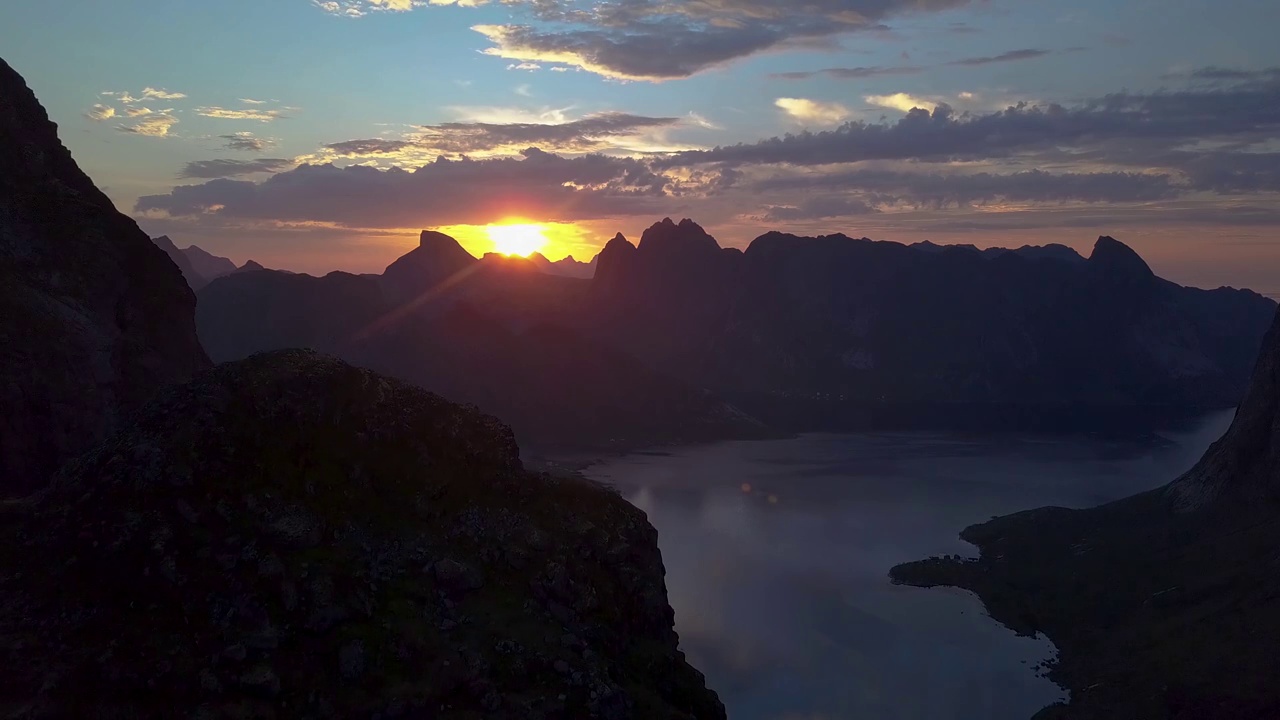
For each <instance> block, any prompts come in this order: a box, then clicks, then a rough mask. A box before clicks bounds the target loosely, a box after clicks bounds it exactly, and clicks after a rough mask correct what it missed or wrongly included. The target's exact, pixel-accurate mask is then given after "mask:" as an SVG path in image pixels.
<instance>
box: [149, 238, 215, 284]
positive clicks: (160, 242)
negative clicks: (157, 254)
mask: <svg viewBox="0 0 1280 720" xmlns="http://www.w3.org/2000/svg"><path fill="white" fill-rule="evenodd" d="M151 242H153V243H155V244H156V247H158V248H160V249H161V250H163V251H164V254H165V255H168V256H169V259H170V260H172V261H173V264H174V265H177V266H178V271H179V272H181V273H182V277H183V279H185V280H186V281H187V285H188V286H189V287H190V288H191V289H192V290H199V289H200V288H202V287H204V286H205V285H208V284H209V278H206V277H205V276H204V275H201V274H200V272H199V271H198V270H196V268H195V265H194V264H192V262H191V258H189V257H187V254H186V253H184V252H183V251H181V250H179V249H178V246H177V245H174V244H173V240H171V239H170V238H169V236H168V235H161V236H160V237H158V238H152V239H151Z"/></svg>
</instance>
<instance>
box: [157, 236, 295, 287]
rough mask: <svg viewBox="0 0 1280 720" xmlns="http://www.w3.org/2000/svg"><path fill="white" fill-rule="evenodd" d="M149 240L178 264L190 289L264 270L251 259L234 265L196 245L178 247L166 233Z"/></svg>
mask: <svg viewBox="0 0 1280 720" xmlns="http://www.w3.org/2000/svg"><path fill="white" fill-rule="evenodd" d="M151 242H153V243H155V245H156V246H157V247H159V248H160V249H161V250H164V252H165V254H166V255H168V256H169V259H170V260H172V261H173V264H174V265H177V266H178V269H179V270H181V271H182V277H183V278H184V279H185V280H186V281H187V285H188V286H190V287H191V289H192V290H199V289H200V288H202V287H204V286H205V285H208V284H209V283H210V282H213V281H214V280H217V279H218V278H220V277H223V276H224V275H231V274H233V273H238V272H252V271H254V270H266V268H264V267H263V266H262V265H261V264H259V263H257V262H255V261H253V260H249V261H247V262H245V264H244V265H241V266H239V267H236V264H235V263H234V262H232V261H231V260H229V259H227V258H224V257H219V256H217V255H214V254H212V253H210V252H208V251H207V250H204V249H202V248H200V247H198V246H196V245H191V246H189V247H186V248H181V249H179V248H178V246H177V245H175V244H174V243H173V240H171V239H169V236H168V235H161V236H160V237H157V238H151ZM282 272H284V271H282Z"/></svg>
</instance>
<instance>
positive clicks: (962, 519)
mask: <svg viewBox="0 0 1280 720" xmlns="http://www.w3.org/2000/svg"><path fill="white" fill-rule="evenodd" d="M1230 420H1231V413H1220V414H1215V415H1213V416H1210V417H1207V418H1205V419H1204V421H1203V422H1202V423H1201V424H1200V425H1199V426H1198V427H1197V428H1196V429H1194V430H1191V431H1183V432H1178V433H1166V434H1165V437H1167V438H1168V439H1169V440H1170V441H1171V442H1170V443H1169V444H1165V445H1160V446H1154V445H1152V444H1149V443H1148V444H1139V443H1131V442H1118V441H1104V440H1088V439H1082V438H1070V439H1065V438H1064V439H1052V438H1045V437H1036V438H1032V437H1022V438H1019V437H1009V436H1003V437H987V438H975V437H964V436H959V435H947V434H922V433H915V434H860V435H808V436H804V437H800V438H796V439H792V440H781V441H768V442H739V443H723V444H716V445H709V446H698V447H689V448H683V449H678V450H676V451H674V452H670V453H649V454H645V453H641V454H635V455H630V456H626V457H622V458H617V459H612V460H609V461H607V462H604V463H601V464H597V465H594V466H592V467H590V468H588V469H587V470H586V471H585V473H586V474H587V475H588V476H589V477H592V478H595V479H597V480H602V481H606V482H610V483H613V484H614V485H616V486H617V487H618V488H619V489H620V490H621V491H622V492H623V493H624V495H625V496H626V497H627V498H628V499H629V500H630V501H631V502H633V503H635V504H636V505H637V506H639V507H640V508H642V509H644V510H645V511H646V512H647V513H648V514H649V519H650V521H651V522H653V524H654V526H656V527H657V528H658V534H659V544H660V545H661V548H662V554H663V559H664V562H665V564H666V567H667V589H668V592H669V594H670V597H671V604H672V606H673V607H674V608H675V611H676V629H677V630H678V631H679V633H680V639H681V646H682V648H683V649H684V650H685V652H686V653H687V654H688V655H689V658H690V660H691V661H692V662H693V663H694V665H695V666H697V667H698V668H699V669H701V670H702V671H703V672H705V673H706V675H707V680H708V683H709V684H710V685H711V687H713V688H714V689H715V690H717V691H718V692H719V693H720V697H721V698H722V699H723V700H724V703H725V705H726V706H727V708H728V710H729V717H730V718H731V720H826V719H828V718H830V719H833V720H834V719H837V718H839V719H841V720H843V719H846V718H870V719H873V720H878V719H886V720H895V719H898V718H913V719H914V718H927V719H929V720H952V719H953V720H979V719H981V720H988V719H991V720H1027V718H1029V717H1031V715H1032V714H1034V713H1035V712H1036V711H1037V710H1039V709H1040V708H1041V707H1043V706H1045V705H1047V704H1049V703H1052V702H1054V701H1056V700H1058V699H1061V698H1063V697H1064V693H1063V691H1062V690H1061V689H1060V688H1058V687H1057V686H1055V685H1054V684H1053V683H1051V682H1049V681H1048V680H1046V679H1043V678H1041V677H1038V676H1037V673H1036V671H1035V670H1034V669H1033V667H1034V666H1035V665H1036V664H1037V663H1039V662H1040V661H1043V660H1045V659H1047V658H1049V657H1051V656H1052V655H1053V652H1054V648H1053V646H1052V644H1050V643H1049V642H1048V641H1047V640H1045V639H1044V638H1043V637H1041V638H1036V639H1030V638H1019V637H1017V636H1015V635H1014V634H1013V633H1012V632H1009V631H1008V630H1006V629H1005V628H1004V627H1002V626H1000V625H999V624H997V623H996V622H994V621H993V620H991V619H990V618H989V617H987V616H986V614H985V612H984V611H983V609H982V605H981V603H980V602H978V600H977V598H976V597H975V596H973V595H971V594H969V593H967V592H963V591H958V590H950V589H933V590H920V589H916V588H904V587H894V586H892V585H890V584H889V581H888V570H889V568H890V567H892V566H893V565H895V564H897V563H900V562H904V561H908V560H915V559H920V558H923V557H927V556H930V555H939V554H952V553H958V554H963V555H967V556H972V555H974V554H975V549H974V548H973V547H972V546H971V545H968V544H966V543H964V542H962V541H961V540H960V539H959V538H958V537H957V534H958V533H959V531H960V530H961V529H963V528H964V527H965V526H967V525H970V524H972V523H975V522H980V521H983V520H986V519H989V518H990V517H991V516H993V515H1001V514H1005V513H1009V512H1015V511H1018V510H1025V509H1029V508H1033V507H1040V506H1044V505H1061V506H1065V507H1088V506H1092V505H1096V504H1099V503H1103V502H1106V501H1109V500H1113V499H1117V498H1120V497H1123V496H1126V495H1130V494H1133V493H1135V492H1139V491H1142V490H1147V489H1150V488H1152V487H1156V486H1158V485H1162V484H1164V483H1167V482H1169V481H1170V480H1172V479H1173V478H1174V477H1175V476H1176V475H1178V474H1179V473H1180V472H1182V471H1183V470H1186V469H1187V468H1189V467H1190V466H1191V465H1192V464H1193V463H1194V462H1195V460H1196V459H1198V458H1199V456H1200V454H1201V453H1202V452H1203V451H1204V449H1205V448H1207V447H1208V445H1209V443H1210V442H1212V441H1213V440H1215V439H1217V438H1218V437H1219V436H1220V435H1221V434H1222V432H1223V431H1224V430H1225V429H1226V426H1227V425H1228V424H1229V422H1230Z"/></svg>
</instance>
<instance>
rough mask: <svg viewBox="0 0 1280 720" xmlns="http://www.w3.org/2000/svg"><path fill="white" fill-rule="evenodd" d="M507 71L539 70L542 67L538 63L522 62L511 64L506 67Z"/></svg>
mask: <svg viewBox="0 0 1280 720" xmlns="http://www.w3.org/2000/svg"><path fill="white" fill-rule="evenodd" d="M507 69H508V70H541V69H542V66H541V65H539V64H538V63H531V62H522V63H511V64H510V65H508V66H507Z"/></svg>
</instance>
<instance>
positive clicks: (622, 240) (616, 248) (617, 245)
mask: <svg viewBox="0 0 1280 720" xmlns="http://www.w3.org/2000/svg"><path fill="white" fill-rule="evenodd" d="M635 249H636V246H635V245H633V244H632V242H631V241H630V240H628V239H627V237H626V236H625V235H623V234H622V233H618V234H617V235H614V236H613V239H612V240H610V241H609V242H607V243H605V245H604V249H603V250H601V251H600V254H601V255H603V254H605V253H608V254H610V255H612V254H614V253H619V252H628V251H629V250H635Z"/></svg>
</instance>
